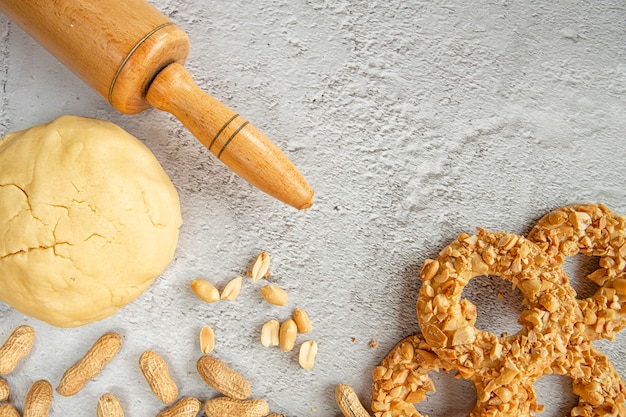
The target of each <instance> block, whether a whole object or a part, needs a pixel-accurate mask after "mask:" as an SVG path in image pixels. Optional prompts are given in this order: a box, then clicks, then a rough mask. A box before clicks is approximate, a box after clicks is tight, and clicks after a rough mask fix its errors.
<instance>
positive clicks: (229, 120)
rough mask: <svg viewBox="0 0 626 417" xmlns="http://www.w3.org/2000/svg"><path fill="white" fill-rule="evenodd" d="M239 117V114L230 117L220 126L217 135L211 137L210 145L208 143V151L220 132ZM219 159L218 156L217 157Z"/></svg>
mask: <svg viewBox="0 0 626 417" xmlns="http://www.w3.org/2000/svg"><path fill="white" fill-rule="evenodd" d="M238 117H239V114H235V115H234V116H233V117H231V118H230V119H228V121H227V122H226V123H224V126H222V127H221V128H220V130H218V131H217V133H216V134H215V136H213V140H211V143H209V150H211V148H212V147H213V144H214V143H215V141H216V140H217V138H218V137H219V136H220V135H221V134H222V132H223V131H224V129H226V126H228V125H229V124H230V123H231V122H232V121H233V120H235V119H236V118H238ZM218 158H219V156H218Z"/></svg>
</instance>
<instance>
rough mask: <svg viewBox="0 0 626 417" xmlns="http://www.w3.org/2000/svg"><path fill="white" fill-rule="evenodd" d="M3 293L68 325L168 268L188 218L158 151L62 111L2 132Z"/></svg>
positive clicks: (114, 305) (107, 309)
mask: <svg viewBox="0 0 626 417" xmlns="http://www.w3.org/2000/svg"><path fill="white" fill-rule="evenodd" d="M0 202H1V204H0V300H2V301H4V302H6V303H7V304H9V305H11V306H12V307H13V308H15V309H17V310H18V311H20V312H22V313H24V314H27V315H29V316H33V317H35V318H37V319H40V320H43V321H45V322H48V323H50V324H52V325H55V326H59V327H75V326H80V325H83V324H87V323H90V322H94V321H97V320H100V319H103V318H105V317H108V316H110V315H112V314H114V313H116V312H117V311H118V310H119V309H120V308H121V307H123V306H124V305H126V304H128V303H129V302H131V301H132V300H133V299H135V298H136V297H137V296H139V295H140V294H141V293H142V292H143V291H145V290H146V289H147V288H148V286H149V285H150V284H151V283H152V281H153V280H154V279H155V278H156V277H157V276H158V275H160V274H161V272H163V270H164V269H165V267H166V266H167V265H168V264H169V263H170V261H171V260H172V258H173V255H174V251H175V249H176V245H177V241H178V232H179V228H180V226H181V223H182V220H181V214H180V204H179V199H178V194H177V192H176V189H175V188H174V186H173V184H172V183H171V181H170V179H169V177H168V175H167V174H166V172H165V171H164V170H163V169H162V167H161V165H160V164H159V162H158V161H157V159H156V158H155V157H154V155H153V154H152V152H151V151H150V150H149V149H148V148H147V147H146V146H145V145H144V144H143V143H141V142H140V141H139V140H138V139H136V138H135V137H133V136H132V135H130V134H129V133H127V132H125V131H124V130H122V129H121V128H120V127H118V126H116V125H115V124H113V123H109V122H105V121H100V120H95V119H87V118H83V117H76V116H62V117H60V118H58V119H56V120H54V121H53V122H51V123H48V124H42V125H38V126H34V127H32V128H30V129H27V130H23V131H20V132H13V133H9V134H7V135H6V136H4V137H3V138H2V139H0Z"/></svg>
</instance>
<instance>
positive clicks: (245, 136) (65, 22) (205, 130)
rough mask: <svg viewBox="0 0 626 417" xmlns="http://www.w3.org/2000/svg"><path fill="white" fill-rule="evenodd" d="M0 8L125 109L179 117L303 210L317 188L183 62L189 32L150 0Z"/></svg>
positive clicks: (62, 0) (253, 179)
mask: <svg viewBox="0 0 626 417" xmlns="http://www.w3.org/2000/svg"><path fill="white" fill-rule="evenodd" d="M0 11H1V12H2V13H4V14H5V15H6V16H7V17H9V18H10V19H11V20H13V21H14V22H16V23H17V24H18V25H19V26H20V27H21V28H22V29H23V30H24V31H26V32H27V33H28V34H29V35H30V36H32V37H33V38H34V39H35V40H36V41H37V42H38V43H40V44H41V45H42V46H43V47H44V48H46V49H47V50H48V51H49V52H50V53H52V55H54V56H55V57H56V58H57V59H58V60H59V61H61V62H62V63H63V64H65V65H66V66H67V67H68V68H69V69H71V70H72V71H73V72H74V73H76V74H77V75H78V76H79V77H80V78H81V79H82V80H83V81H85V82H86V83H87V84H88V85H90V86H91V87H92V88H94V89H95V90H96V91H97V92H98V93H100V94H101V95H102V96H103V97H104V98H105V99H107V100H108V101H109V103H111V105H113V107H115V108H116V109H117V110H119V111H120V112H122V113H127V114H135V113H139V112H141V111H143V110H145V109H146V108H148V107H150V105H152V106H154V107H156V108H158V109H161V110H164V111H167V112H169V113H172V114H173V115H174V116H176V117H177V118H178V119H179V120H180V121H181V122H182V123H183V124H184V125H185V126H186V127H187V128H188V129H189V130H190V131H191V133H193V134H194V135H195V136H196V137H197V138H198V139H199V140H200V142H202V143H203V144H204V145H205V146H206V147H207V148H209V150H210V151H211V152H212V153H213V154H214V155H216V156H217V158H218V159H220V160H221V161H222V162H223V163H224V164H225V165H227V166H228V167H229V168H230V169H232V170H233V171H234V172H235V173H237V174H238V175H239V176H241V177H242V178H244V179H245V180H246V181H248V182H250V183H251V184H252V185H254V186H256V187H258V188H259V189H261V190H263V191H265V192H266V193H268V194H269V195H271V196H273V197H275V198H277V199H278V200H281V201H283V202H285V203H287V204H289V205H291V206H293V207H296V208H298V209H305V208H308V207H310V206H311V205H312V203H313V190H312V189H311V187H310V186H309V184H308V183H307V182H306V180H305V179H304V177H303V176H302V175H301V174H300V172H299V171H298V170H297V168H296V167H295V166H294V164H293V163H292V162H291V161H290V160H289V159H288V158H287V157H286V156H285V154H283V153H282V152H281V151H280V150H279V149H278V148H277V147H276V145H275V144H274V143H273V142H271V141H270V140H269V139H268V138H267V137H266V136H265V135H263V133H261V132H260V131H259V130H258V129H256V128H255V127H254V126H253V125H251V124H250V123H248V122H247V121H246V120H245V119H244V118H243V117H241V116H240V115H239V114H237V113H235V112H234V111H233V110H231V109H230V108H228V107H226V106H225V105H224V104H222V103H220V102H219V101H218V100H217V99H215V98H214V97H212V96H210V95H208V94H207V93H205V92H204V91H202V90H201V89H200V88H199V87H198V86H197V85H196V84H195V82H194V81H193V79H192V77H191V75H190V74H189V72H188V71H187V70H186V69H185V68H184V66H183V65H184V62H185V60H186V58H187V54H188V52H189V39H188V38H187V35H186V34H185V32H184V31H183V30H182V29H181V28H179V27H178V26H176V25H175V24H174V23H173V22H172V21H171V20H169V19H168V18H166V17H165V16H164V15H162V14H161V13H160V12H159V11H158V10H157V9H155V8H154V7H152V6H151V5H150V4H148V3H147V2H145V1H144V0H0Z"/></svg>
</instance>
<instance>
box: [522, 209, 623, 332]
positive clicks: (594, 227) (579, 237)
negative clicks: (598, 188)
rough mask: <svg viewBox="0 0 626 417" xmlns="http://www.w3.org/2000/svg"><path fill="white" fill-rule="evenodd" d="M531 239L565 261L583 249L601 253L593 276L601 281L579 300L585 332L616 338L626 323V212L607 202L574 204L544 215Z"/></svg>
mask: <svg viewBox="0 0 626 417" xmlns="http://www.w3.org/2000/svg"><path fill="white" fill-rule="evenodd" d="M528 239H529V240H531V241H533V242H535V243H536V244H537V245H538V246H539V247H541V248H542V249H543V250H544V251H545V253H546V254H548V255H549V256H551V257H554V258H555V259H556V260H557V261H558V262H560V263H563V262H564V258H565V257H569V256H574V255H576V254H577V253H579V252H580V253H582V254H584V255H587V256H596V257H599V265H600V268H598V269H597V270H595V271H594V272H592V273H591V274H589V275H588V276H587V278H589V279H590V280H592V281H593V282H595V283H596V284H598V285H599V286H600V288H598V290H597V291H596V293H595V294H594V295H593V296H591V297H589V298H586V299H582V300H579V301H578V303H579V305H580V308H581V310H582V313H583V321H582V322H580V323H578V326H577V327H578V331H579V332H581V333H582V335H581V336H584V337H589V338H591V339H593V340H598V339H602V338H604V339H609V340H613V339H614V338H615V334H616V333H617V332H618V331H620V330H622V329H623V328H624V327H626V216H623V215H618V214H616V213H614V212H612V211H611V210H610V209H608V208H607V207H605V206H604V205H601V204H574V205H570V206H565V207H561V208H559V209H556V210H554V211H552V212H550V213H548V214H546V215H545V216H543V217H542V218H541V219H540V220H539V222H538V223H537V225H536V226H535V227H534V228H533V229H532V230H531V231H530V233H529V234H528Z"/></svg>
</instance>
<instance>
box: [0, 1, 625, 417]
mask: <svg viewBox="0 0 626 417" xmlns="http://www.w3.org/2000/svg"><path fill="white" fill-rule="evenodd" d="M153 3H154V4H155V5H156V6H157V7H159V8H160V9H161V10H162V11H163V12H164V13H165V14H167V15H168V16H169V17H170V18H171V19H173V20H174V21H175V22H177V23H178V24H179V25H180V26H181V27H182V28H183V29H185V30H186V31H187V33H188V34H189V37H190V39H191V43H192V50H191V55H190V57H189V60H188V64H187V67H188V68H189V70H190V71H191V72H192V73H193V75H194V77H195V79H196V80H197V81H198V83H199V84H200V85H201V86H202V88H204V89H205V90H207V91H209V92H211V93H212V94H213V95H215V96H216V97H217V98H219V99H220V100H222V101H224V102H225V103H226V104H228V105H230V106H231V107H233V108H235V109H236V110H237V111H238V112H240V113H241V114H243V115H244V116H245V117H247V118H248V119H249V120H251V121H252V122H253V123H254V124H256V125H257V127H259V128H260V129H261V130H262V131H264V132H265V133H266V134H267V135H268V136H270V137H271V138H273V139H274V140H275V141H276V142H277V143H278V145H279V146H280V147H281V148H282V149H284V150H285V152H286V153H287V155H288V156H289V157H290V158H291V159H292V160H293V161H294V162H295V163H296V164H297V165H298V167H299V168H300V169H301V170H302V172H303V173H304V174H305V176H306V177H307V178H308V180H309V181H310V183H311V184H312V186H313V187H314V188H315V191H316V203H315V205H314V206H313V207H312V208H311V209H310V210H308V211H306V212H297V211H296V210H294V209H292V208H290V207H287V206H285V205H283V204H281V203H279V202H277V201H274V200H272V199H271V198H269V197H267V196H266V195H263V194H261V193H260V192H258V191H257V190H256V189H254V188H252V187H251V186H249V185H248V184H247V183H245V182H243V181H242V180H240V179H239V178H237V177H236V176H235V175H233V174H232V173H231V172H230V171H229V170H227V169H226V168H225V167H224V166H223V165H222V164H220V163H219V162H217V161H216V160H215V159H214V158H213V157H212V155H210V154H209V152H207V151H206V150H205V149H204V148H203V147H202V145H201V144H200V143H199V142H198V141H197V140H196V139H195V138H193V137H192V136H191V135H190V134H189V133H188V132H187V131H186V130H185V129H184V128H182V127H181V125H180V124H179V122H178V121H176V120H175V119H174V118H173V117H171V116H169V115H167V114H165V113H162V112H159V111H157V110H148V111H146V112H144V113H142V114H139V115H135V116H124V115H121V114H119V113H117V112H116V111H115V110H114V109H112V108H111V107H110V106H109V105H108V104H107V103H106V102H105V101H104V100H103V99H101V98H100V97H99V96H97V95H96V94H95V93H94V92H92V91H90V90H89V89H88V88H87V87H86V86H85V85H84V84H82V82H81V81H80V80H78V79H77V78H76V77H75V76H74V75H73V74H71V73H69V72H68V71H67V70H66V69H65V68H64V67H62V66H61V65H60V64H59V63H57V62H56V61H55V60H54V58H52V57H51V56H50V55H48V54H47V53H46V52H45V51H43V50H42V49H41V48H40V47H39V46H38V45H36V44H35V43H34V42H33V41H32V40H31V39H29V38H28V37H27V36H26V35H25V34H24V33H23V32H22V31H21V30H20V29H18V28H17V27H16V26H15V25H14V24H12V23H10V22H8V21H7V19H6V18H4V17H0V38H1V40H0V56H1V57H2V58H1V60H0V83H1V85H2V91H3V92H2V94H1V95H0V131H1V132H0V133H2V134H4V133H6V132H9V131H13V130H18V129H22V128H26V127H29V126H31V125H33V124H37V123H42V122H47V121H49V120H51V119H54V118H56V117H58V116H60V115H62V114H68V113H69V114H78V115H83V116H89V117H97V118H102V119H106V120H110V121H113V122H115V123H117V124H119V125H120V126H122V127H124V128H125V129H126V130H128V131H129V132H131V133H132V134H134V135H135V136H137V137H138V138H140V139H141V140H142V141H144V143H146V144H147V145H148V146H149V147H150V149H151V150H152V151H153V152H154V153H155V154H156V156H157V157H158V158H159V160H160V161H161V163H162V165H163V167H164V168H165V170H166V171H167V173H168V174H169V175H170V176H171V178H172V181H173V182H174V184H175V185H176V187H177V189H178V191H179V193H180V198H181V204H182V213H183V218H184V225H183V227H182V229H181V235H180V241H179V246H178V250H177V253H176V257H175V259H174V261H173V262H172V263H171V265H170V266H169V268H168V269H167V270H166V271H165V273H164V274H163V275H162V276H160V277H159V278H158V279H157V280H156V281H155V283H154V285H153V286H152V287H151V288H150V289H149V290H148V291H147V292H146V293H144V294H143V295H142V296H141V297H140V298H139V299H137V300H136V301H135V302H133V303H132V304H130V305H129V306H127V307H126V308H125V309H123V310H122V311H121V312H120V313H119V314H117V315H116V316H114V317H111V318H109V319H106V320H103V321H101V322H98V323H94V324H92V325H88V326H84V327H81V328H76V329H57V328H52V327H50V326H48V325H45V324H43V323H41V322H37V321H35V320H33V319H30V318H27V317H23V316H22V315H20V314H18V313H17V312H15V311H14V310H12V309H11V308H9V307H8V306H6V305H0V317H1V321H0V323H1V324H0V338H2V339H3V340H4V339H5V338H6V337H7V336H8V333H9V332H10V330H11V329H12V328H13V327H15V326H17V325H19V324H23V323H27V324H30V325H32V326H34V327H35V329H36V330H37V332H38V336H37V342H36V345H35V348H34V349H33V351H32V353H31V355H30V356H29V358H28V359H27V360H25V361H24V362H23V363H22V364H21V365H20V367H19V368H18V369H17V370H16V371H15V372H14V373H13V374H11V375H10V376H9V377H8V380H9V383H10V385H11V388H12V389H13V394H12V401H14V402H15V403H16V404H17V405H21V403H22V401H23V399H24V396H25V394H26V391H27V389H28V387H30V384H31V383H32V382H33V381H34V380H36V379H41V378H45V379H49V380H50V381H51V382H52V383H53V385H56V383H57V382H58V380H59V378H60V376H61V375H62V373H63V371H64V370H65V369H66V367H68V366H69V365H71V364H72V363H73V362H74V361H76V360H77V359H78V358H79V357H80V356H81V355H82V352H84V351H85V350H86V349H87V348H88V347H89V346H90V345H91V343H92V342H93V341H94V340H95V339H96V338H97V337H98V336H99V335H101V334H102V333H104V332H106V331H111V330H113V331H117V332H120V333H121V334H122V335H123V336H124V345H123V348H122V351H121V352H120V355H119V356H118V357H117V358H116V359H115V360H114V362H113V363H111V364H110V365H109V366H108V367H107V368H106V369H105V371H104V373H103V374H102V375H100V376H99V377H98V378H96V379H95V380H93V381H91V382H90V383H89V384H88V385H87V386H86V387H85V389H84V390H83V391H81V392H80V393H79V394H78V395H76V396H74V397H72V398H62V397H59V396H57V397H55V403H54V406H53V409H52V415H53V416H78V415H84V416H88V415H95V403H96V401H97V398H98V397H99V396H100V395H101V394H103V393H104V392H107V391H111V392H113V393H115V394H117V395H118V396H119V397H120V399H121V400H122V402H123V404H124V406H125V409H126V414H127V416H130V417H134V416H153V415H155V414H156V413H157V412H158V411H159V410H160V409H161V404H160V403H159V401H158V400H157V399H156V398H155V397H154V396H153V395H152V394H151V393H150V392H149V389H148V387H147V384H146V383H145V381H144V380H143V377H142V376H141V374H140V372H139V369H138V367H137V359H138V357H139V355H140V354H141V353H142V352H143V351H144V350H146V349H155V350H156V351H158V352H159V353H161V354H162V356H163V357H164V358H165V359H166V360H167V361H168V363H169V364H170V368H171V372H172V374H173V377H174V378H175V379H176V380H177V381H178V383H179V388H180V392H181V394H183V395H194V396H197V397H198V398H200V399H203V400H206V399H208V398H211V397H213V396H215V395H216V393H215V392H214V391H212V390H211V389H209V388H208V387H206V386H205V385H204V383H203V382H202V380H201V379H200V378H199V377H198V376H197V374H196V371H195V362H196V359H197V358H198V357H199V355H200V352H199V348H198V343H197V335H198V332H199V330H200V328H201V327H202V326H203V325H207V324H208V325H210V326H212V327H213V329H214V330H215V334H216V348H215V351H214V354H215V355H216V356H217V357H219V358H220V359H222V360H223V361H225V362H227V363H228V364H229V365H231V366H232V367H233V368H235V369H236V370H238V371H239V372H241V373H243V374H244V375H246V376H247V377H248V378H249V379H250V381H251V383H252V386H253V396H254V397H258V398H264V399H266V400H267V401H268V402H269V404H270V406H271V408H272V410H273V411H276V412H281V413H284V414H287V415H289V416H300V417H303V416H336V415H338V414H339V411H338V409H337V407H336V405H335V402H334V397H333V391H334V387H335V385H336V384H337V383H338V382H346V383H348V384H350V385H352V386H353V387H354V388H355V390H356V391H357V393H358V394H359V396H360V397H361V399H362V400H363V401H364V402H365V403H366V404H369V398H370V387H371V371H372V369H373V367H374V366H375V365H376V364H377V363H378V362H379V361H380V360H381V359H382V358H383V357H384V356H385V354H386V353H387V352H388V351H389V349H391V347H392V346H394V345H395V343H396V342H397V341H399V340H400V339H401V338H402V337H404V336H407V335H409V334H411V333H413V332H416V331H418V330H419V328H418V324H417V319H416V315H415V301H416V299H417V292H418V289H419V286H420V284H419V282H418V271H419V269H420V267H421V264H422V263H423V261H424V260H425V259H427V258H429V257H434V256H436V255H437V253H438V252H439V250H440V249H441V248H443V247H444V246H446V245H447V244H448V243H449V242H450V241H451V240H453V239H454V238H455V237H456V236H457V235H458V234H459V233H461V232H466V233H473V232H474V230H475V228H476V227H477V226H479V227H483V228H485V229H489V230H502V231H508V232H513V233H518V234H525V233H527V232H528V231H529V230H530V228H531V227H532V226H533V225H534V223H535V222H536V221H537V220H538V219H539V218H540V217H541V216H542V215H543V214H545V213H547V212H548V211H550V210H552V209H553V208H556V207H559V206H562V205H566V204H571V203H577V202H602V203H605V204H606V205H608V206H609V207H610V208H612V209H613V210H615V211H617V212H619V213H626V188H625V185H626V163H625V161H626V142H625V134H626V49H625V48H624V45H626V32H625V30H624V17H625V16H626V5H625V4H624V2H623V1H621V0H609V1H606V2H601V3H600V2H584V1H578V2H577V1H556V2H549V3H546V2H532V1H521V2H511V1H508V0H500V1H489V2H482V1H481V2H465V1H460V0H450V1H447V2H439V1H434V2H428V1H408V2H400V1H380V0H372V1H368V2H357V1H352V2H349V1H344V0H338V1H322V0H319V1H299V2H285V1H268V0H261V1H257V2H243V1H240V0H234V1H231V2H215V1H200V0H188V1H175V0H155V1H154V2H153ZM0 204H1V202H0ZM262 250H265V251H268V252H269V253H270V254H271V256H272V259H273V260H272V277H271V281H273V282H274V283H275V284H277V285H279V286H281V287H283V288H284V289H286V290H287V291H288V293H289V295H290V302H289V304H288V305H287V306H285V307H272V306H269V305H268V304H267V303H265V302H264V301H263V300H262V299H261V297H260V295H259V291H258V290H259V288H260V283H252V281H251V280H246V281H245V282H244V286H243V289H242V293H241V295H240V297H239V298H238V299H237V300H236V301H234V302H225V301H224V302H219V303H216V304H212V305H208V304H203V303H201V302H200V301H198V300H197V299H196V298H195V297H194V295H193V294H192V293H191V291H190V289H189V283H190V281H191V280H192V279H194V278H198V277H203V278H206V279H209V280H211V281H212V282H213V283H215V284H216V285H217V286H223V285H224V284H225V283H226V282H227V281H228V280H230V279H231V278H233V277H234V276H236V275H240V274H243V273H244V272H245V270H246V269H247V268H249V267H250V264H251V262H252V260H253V259H254V257H255V256H256V255H257V254H258V253H259V252H260V251H262ZM592 265H593V262H591V263H590V262H587V261H585V260H584V259H582V258H578V257H576V258H573V259H570V260H568V262H567V264H566V271H567V272H568V274H569V275H570V278H571V279H572V280H573V281H575V285H576V288H577V289H579V291H580V292H581V293H584V291H587V293H586V294H587V295H589V293H588V291H589V289H587V290H585V289H584V285H583V284H582V283H580V284H576V282H578V281H581V282H582V279H581V277H582V276H584V273H585V271H586V272H589V270H590V268H591V267H592ZM0 273H1V271H0ZM467 291H468V298H470V299H471V300H472V301H473V302H474V303H476V304H477V306H478V325H479V326H481V328H483V329H485V330H489V331H492V332H495V333H501V332H503V331H509V332H514V331H516V329H518V328H519V325H518V324H517V317H518V316H519V313H520V311H521V308H522V307H521V306H520V305H519V304H520V300H521V295H520V294H519V292H514V291H511V290H510V287H509V286H508V285H507V284H506V283H504V281H502V280H499V279H497V278H496V279H487V278H481V279H477V280H475V281H472V285H471V288H468V289H467ZM498 293H502V294H503V295H504V298H502V299H501V298H498V297H497V294H498ZM295 307H301V308H303V309H305V310H306V311H308V313H309V315H310V316H311V320H312V322H313V331H312V332H311V333H310V334H308V335H302V336H299V338H298V342H297V344H296V349H297V347H298V346H299V344H300V343H301V342H302V341H304V340H306V339H310V338H312V339H315V340H316V341H317V342H318V344H319V354H318V357H317V363H316V366H315V368H314V369H313V370H311V371H305V370H303V369H301V368H300V367H299V365H298V362H297V350H294V351H292V352H289V353H283V352H281V351H280V350H278V349H276V348H273V349H270V348H264V347H262V346H261V344H260V341H259V335H260V328H261V326H262V324H263V323H264V322H265V321H266V320H269V319H270V318H276V319H278V320H284V319H286V318H288V317H289V315H290V314H291V311H292V309H293V308H295ZM372 341H375V342H376V346H375V347H372V346H371V345H370V344H371V342H372ZM596 346H598V347H600V348H601V350H602V351H603V352H604V353H606V354H607V355H608V356H609V357H610V359H611V360H612V361H613V363H614V364H615V366H616V368H617V369H618V371H619V372H620V374H621V375H622V376H626V360H625V359H624V358H625V357H626V356H625V354H626V352H625V350H626V334H624V333H622V334H619V335H618V337H617V339H616V340H615V341H614V342H613V343H610V342H598V343H596ZM435 378H436V382H438V388H439V392H438V393H437V394H435V395H432V396H429V397H428V401H427V402H425V403H424V404H422V405H421V406H420V410H422V411H423V412H428V413H430V414H431V415H434V416H442V415H447V416H453V415H459V416H463V415H465V414H466V413H467V412H468V411H469V409H470V408H471V404H472V402H473V395H474V394H473V390H472V387H471V385H469V384H468V383H467V381H455V380H454V379H452V378H451V377H449V376H447V375H436V376H435ZM536 389H537V391H538V395H539V398H540V400H541V401H542V402H544V403H545V404H546V407H547V410H548V411H547V412H546V415H564V414H566V413H568V412H569V410H568V408H567V407H571V406H572V405H573V404H574V401H575V398H574V397H573V396H572V395H571V394H570V388H569V387H568V380H567V378H557V377H545V378H542V379H541V380H540V381H539V382H538V383H537V385H536Z"/></svg>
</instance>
